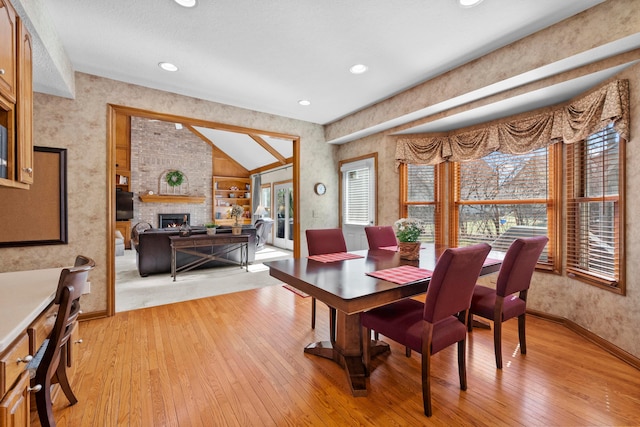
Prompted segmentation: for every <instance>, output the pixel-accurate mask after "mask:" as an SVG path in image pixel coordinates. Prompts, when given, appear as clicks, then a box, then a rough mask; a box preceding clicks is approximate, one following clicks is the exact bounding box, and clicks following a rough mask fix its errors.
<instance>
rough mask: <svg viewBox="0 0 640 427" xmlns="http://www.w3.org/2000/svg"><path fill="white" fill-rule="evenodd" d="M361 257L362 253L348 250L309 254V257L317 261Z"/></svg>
mask: <svg viewBox="0 0 640 427" xmlns="http://www.w3.org/2000/svg"><path fill="white" fill-rule="evenodd" d="M355 258H363V256H362V255H356V254H351V253H349V252H336V253H333V254H322V255H310V256H309V259H312V260H314V261H319V262H334V261H343V260H345V259H355Z"/></svg>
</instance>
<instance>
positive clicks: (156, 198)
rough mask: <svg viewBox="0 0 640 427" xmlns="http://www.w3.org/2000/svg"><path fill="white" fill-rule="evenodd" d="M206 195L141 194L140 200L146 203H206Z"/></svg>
mask: <svg viewBox="0 0 640 427" xmlns="http://www.w3.org/2000/svg"><path fill="white" fill-rule="evenodd" d="M205 200H206V197H204V196H180V195H163V194H141V195H140V201H142V202H144V203H204V201H205Z"/></svg>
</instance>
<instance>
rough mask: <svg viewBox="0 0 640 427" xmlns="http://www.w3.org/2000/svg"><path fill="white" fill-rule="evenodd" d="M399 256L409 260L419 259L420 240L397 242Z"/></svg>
mask: <svg viewBox="0 0 640 427" xmlns="http://www.w3.org/2000/svg"><path fill="white" fill-rule="evenodd" d="M398 252H400V258H401V259H406V260H410V261H415V260H417V259H420V242H398Z"/></svg>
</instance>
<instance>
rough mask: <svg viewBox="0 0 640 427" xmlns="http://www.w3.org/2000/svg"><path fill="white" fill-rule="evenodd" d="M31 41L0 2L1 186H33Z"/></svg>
mask: <svg viewBox="0 0 640 427" xmlns="http://www.w3.org/2000/svg"><path fill="white" fill-rule="evenodd" d="M32 48H33V46H32V40H31V35H30V34H29V32H28V31H27V29H26V28H25V26H24V24H23V22H22V21H21V19H20V17H18V16H17V14H16V12H15V10H14V9H13V6H12V5H11V3H9V1H8V0H0V126H2V129H0V131H2V134H3V135H4V134H6V137H3V138H2V143H1V144H0V186H5V187H16V188H24V189H28V188H29V185H30V184H32V183H33V176H34V171H33V71H32V68H33V67H32V58H33V52H32Z"/></svg>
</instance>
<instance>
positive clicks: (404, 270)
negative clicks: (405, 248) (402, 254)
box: [367, 265, 433, 285]
mask: <svg viewBox="0 0 640 427" xmlns="http://www.w3.org/2000/svg"><path fill="white" fill-rule="evenodd" d="M432 274H433V271H431V270H427V269H425V268H418V267H414V266H412V265H403V266H400V267H393V268H387V269H385V270H378V271H373V272H371V273H367V275H369V276H373V277H377V278H378V279H382V280H387V281H389V282H393V283H398V284H399V285H405V284H407V283H411V282H415V281H416V280H423V279H426V278H428V277H431V275H432Z"/></svg>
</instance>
